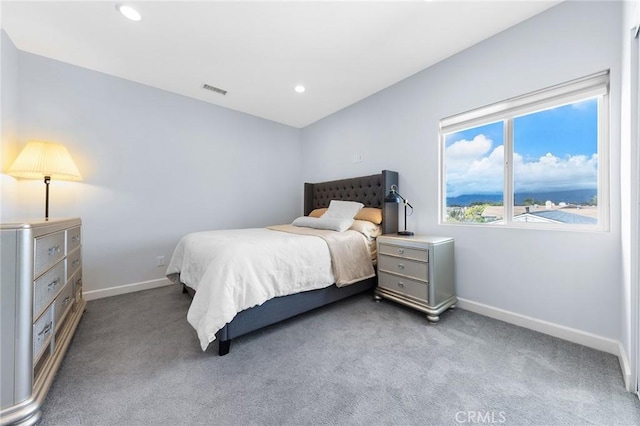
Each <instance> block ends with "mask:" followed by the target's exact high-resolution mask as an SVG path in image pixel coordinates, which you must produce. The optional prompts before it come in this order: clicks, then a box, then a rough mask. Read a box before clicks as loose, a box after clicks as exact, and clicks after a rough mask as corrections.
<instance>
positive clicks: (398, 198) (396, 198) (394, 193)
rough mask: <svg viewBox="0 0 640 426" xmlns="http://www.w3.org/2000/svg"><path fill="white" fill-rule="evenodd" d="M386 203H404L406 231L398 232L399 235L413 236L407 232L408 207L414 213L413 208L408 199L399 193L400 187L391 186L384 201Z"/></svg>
mask: <svg viewBox="0 0 640 426" xmlns="http://www.w3.org/2000/svg"><path fill="white" fill-rule="evenodd" d="M384 202H385V203H401V202H402V203H404V231H398V235H413V232H411V231H407V206H409V207H411V213H413V206H412V205H411V204H409V202H408V201H407V199H406V198H404V197H403V196H402V195H400V194H399V193H398V187H397V186H395V185H391V188H389V194H388V195H387V196H386V198H385V199H384Z"/></svg>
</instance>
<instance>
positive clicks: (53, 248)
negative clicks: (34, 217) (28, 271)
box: [33, 231, 64, 278]
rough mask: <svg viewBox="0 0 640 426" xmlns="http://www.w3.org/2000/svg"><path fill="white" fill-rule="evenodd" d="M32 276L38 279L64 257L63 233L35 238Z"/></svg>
mask: <svg viewBox="0 0 640 426" xmlns="http://www.w3.org/2000/svg"><path fill="white" fill-rule="evenodd" d="M35 245H36V247H35V249H34V250H35V259H34V268H33V269H34V270H33V276H34V277H36V278H37V277H38V276H40V274H42V273H43V272H44V271H46V270H47V269H49V268H50V267H51V266H53V265H55V264H56V263H57V262H58V261H59V260H60V259H62V258H63V257H64V231H63V232H56V233H55V234H51V235H46V236H44V237H40V238H36V244H35Z"/></svg>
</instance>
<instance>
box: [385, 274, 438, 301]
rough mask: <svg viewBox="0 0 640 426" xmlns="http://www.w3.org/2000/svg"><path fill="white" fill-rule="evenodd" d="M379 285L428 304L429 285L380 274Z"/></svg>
mask: <svg viewBox="0 0 640 426" xmlns="http://www.w3.org/2000/svg"><path fill="white" fill-rule="evenodd" d="M378 285H379V286H380V287H383V288H386V289H389V290H392V291H395V292H398V293H402V294H404V295H406V296H410V297H415V298H416V299H419V300H421V301H423V302H427V283H424V282H422V281H416V280H412V279H410V278H405V277H399V276H397V275H391V274H387V273H385V272H380V273H379V275H378Z"/></svg>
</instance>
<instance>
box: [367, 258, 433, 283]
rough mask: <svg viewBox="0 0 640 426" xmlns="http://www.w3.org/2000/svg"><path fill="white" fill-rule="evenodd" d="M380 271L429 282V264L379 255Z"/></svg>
mask: <svg viewBox="0 0 640 426" xmlns="http://www.w3.org/2000/svg"><path fill="white" fill-rule="evenodd" d="M378 270H379V271H386V272H392V273H395V274H401V275H406V276H408V277H412V278H416V279H418V280H423V281H428V278H427V277H428V276H429V274H428V272H429V264H428V263H425V262H419V261H416V260H410V259H404V258H400V257H393V256H386V255H379V256H378Z"/></svg>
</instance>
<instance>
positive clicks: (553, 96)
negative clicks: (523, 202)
mask: <svg viewBox="0 0 640 426" xmlns="http://www.w3.org/2000/svg"><path fill="white" fill-rule="evenodd" d="M593 97H599V98H598V206H597V209H598V222H597V224H593V225H586V224H566V223H558V224H552V223H532V222H515V221H513V168H512V166H511V165H512V164H513V162H512V160H513V120H514V118H517V117H519V116H522V115H526V114H529V113H533V112H537V111H542V110H545V109H551V108H556V107H560V106H563V105H567V104H571V103H575V102H577V101H580V100H583V99H588V98H593ZM500 121H501V122H503V123H504V142H503V144H504V185H503V189H502V190H503V203H504V221H503V223H501V224H489V223H467V222H461V223H457V222H447V212H446V209H447V200H446V197H447V192H446V175H445V142H446V141H445V135H447V134H450V133H454V132H459V131H462V130H468V129H471V128H474V127H480V126H482V125H486V124H490V123H495V122H500ZM609 121H610V118H609V71H608V70H607V71H602V72H599V73H596V74H592V75H589V76H587V77H583V78H579V79H576V80H572V81H569V82H566V83H562V84H558V85H556V86H553V87H549V88H547V89H542V90H538V91H535V92H531V93H528V94H525V95H522V96H518V97H515V98H511V99H507V100H505V101H502V102H497V103H495V104H491V105H487V106H484V107H480V108H477V109H474V110H471V111H467V112H463V113H461V114H456V115H453V116H450V117H446V118H443V119H441V120H440V129H439V141H440V143H439V150H440V152H439V158H440V162H439V167H440V173H439V177H440V185H439V187H440V189H439V199H440V200H439V203H440V209H439V210H440V212H439V216H440V217H439V218H438V219H439V223H440V224H441V225H454V226H465V225H466V226H483V227H492V226H493V227H501V228H502V227H512V228H533V229H535V228H538V229H557V230H570V231H579V230H587V231H609V228H610V220H609V198H610V195H609V193H610V189H609Z"/></svg>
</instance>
